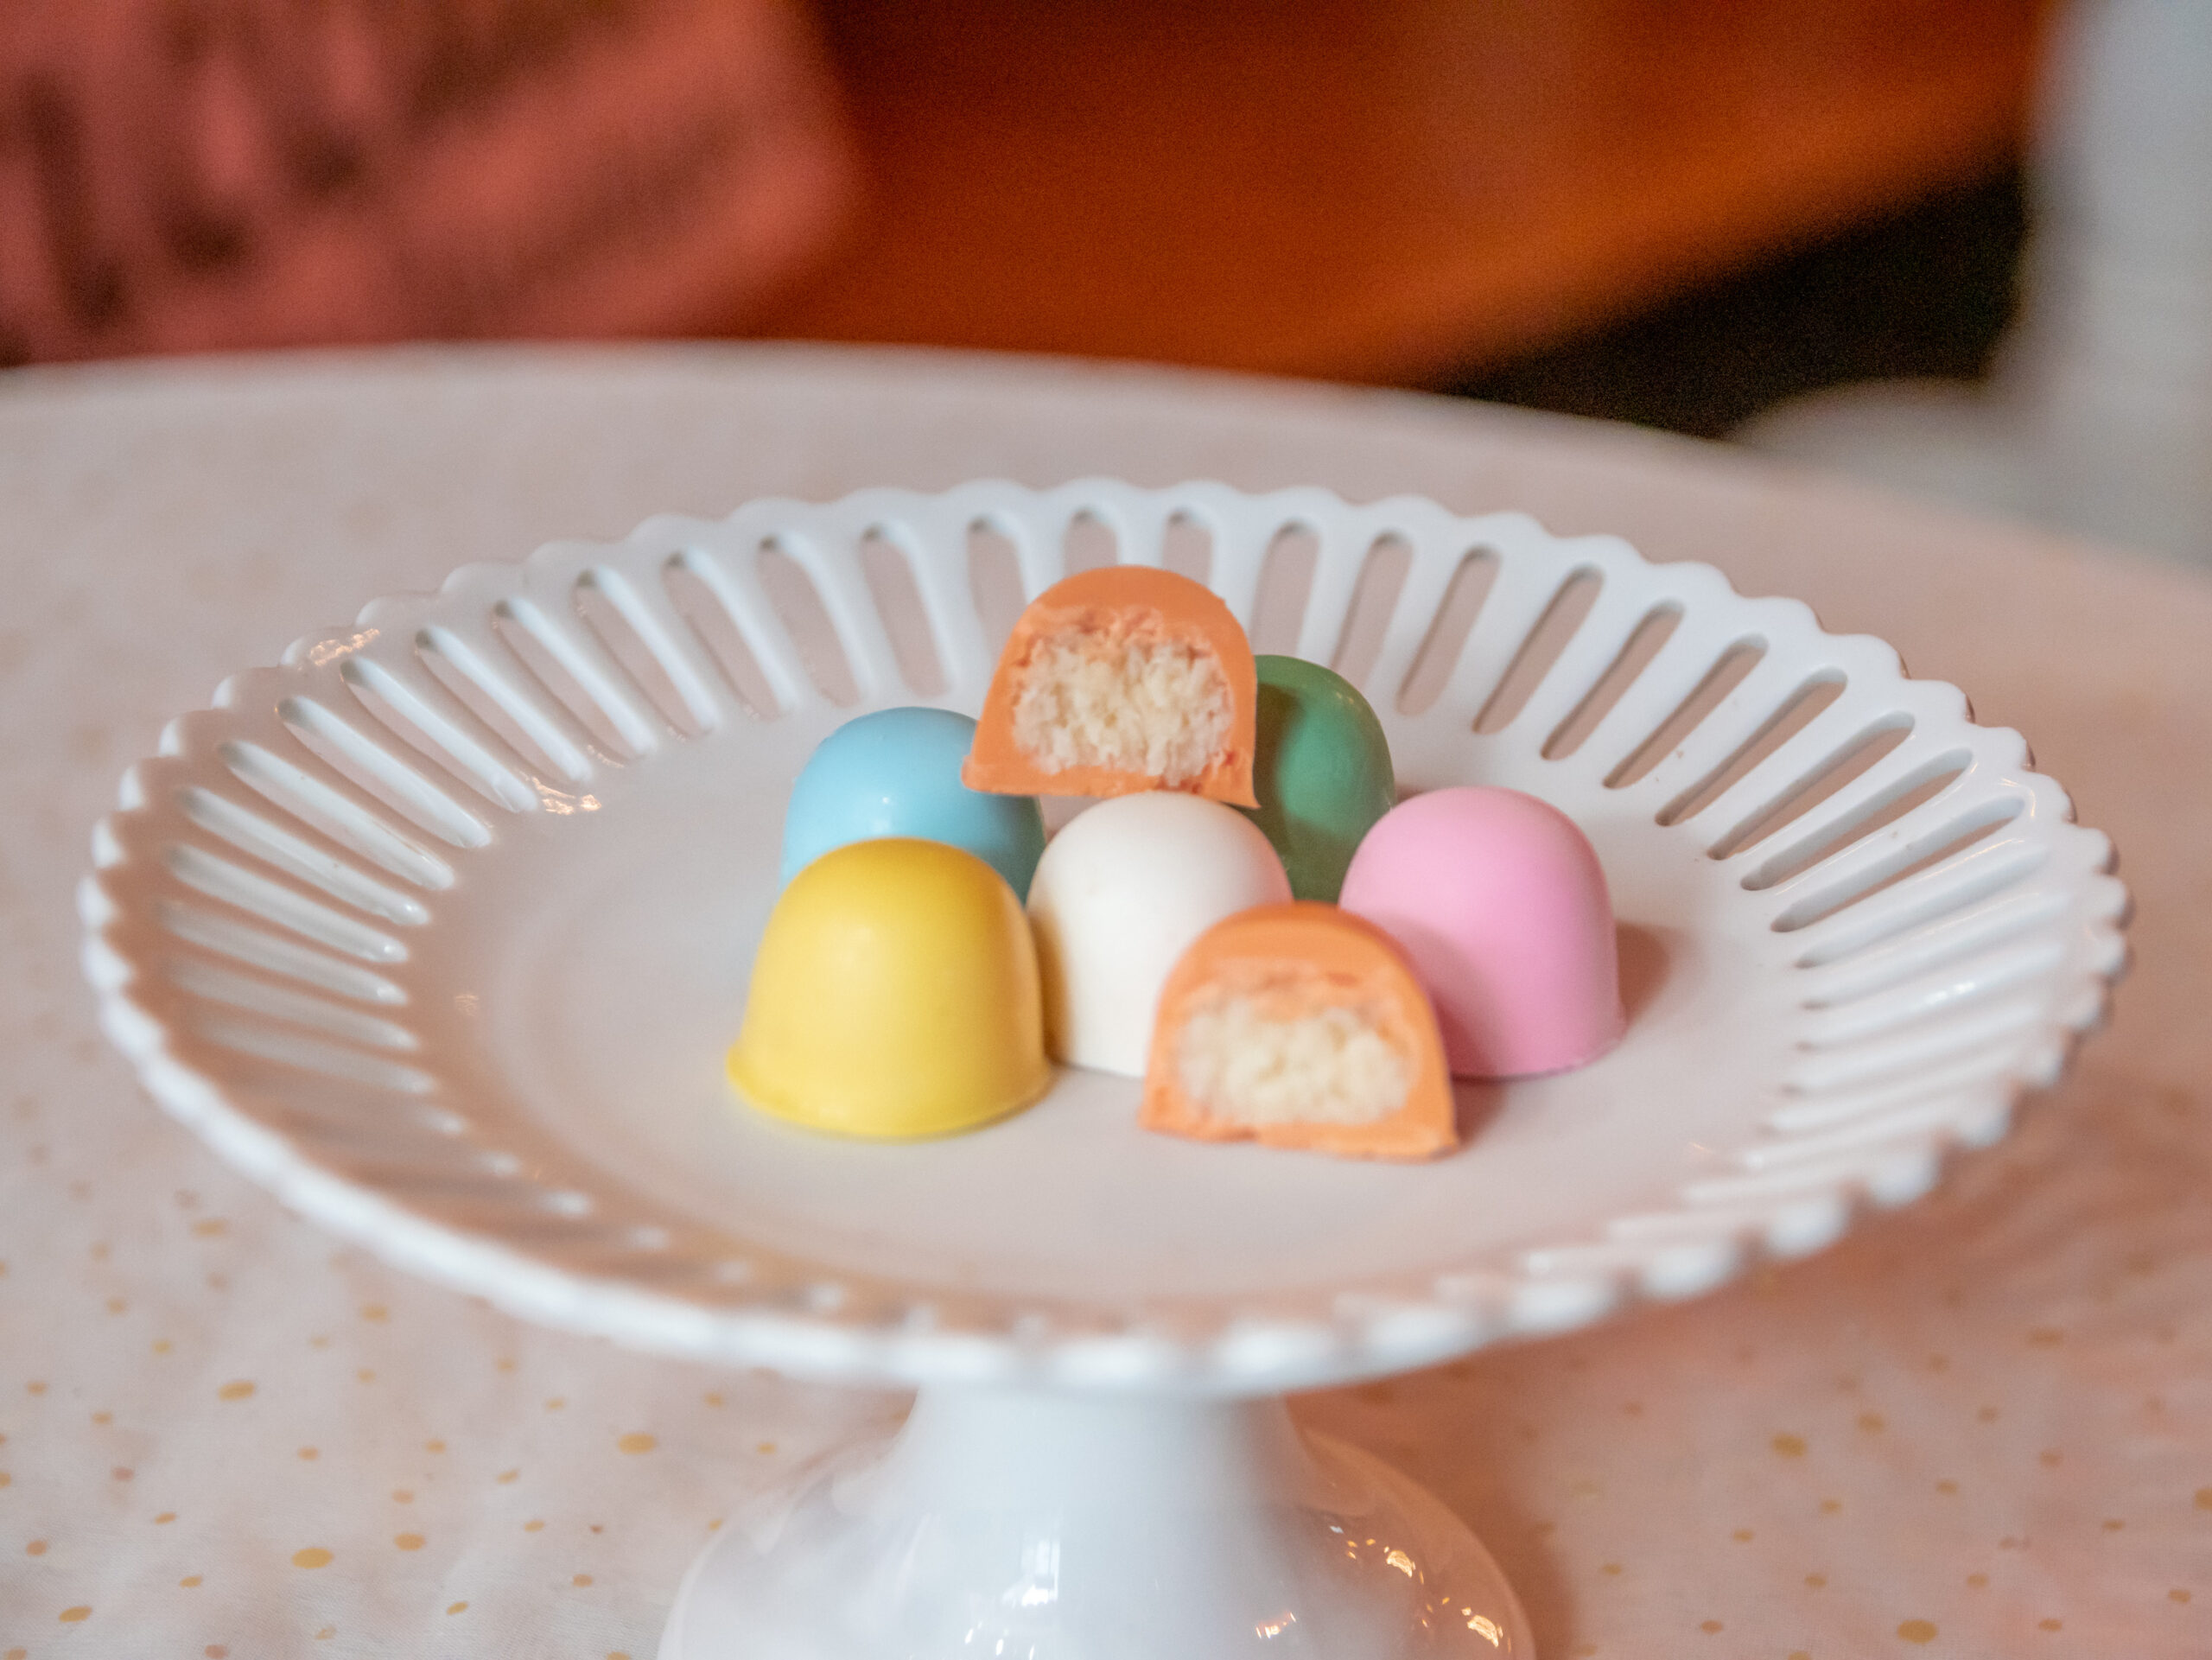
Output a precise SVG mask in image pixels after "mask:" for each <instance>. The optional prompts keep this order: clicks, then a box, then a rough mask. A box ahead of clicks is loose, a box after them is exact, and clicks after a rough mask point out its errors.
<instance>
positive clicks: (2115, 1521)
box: [2105, 1516, 2127, 1533]
mask: <svg viewBox="0 0 2212 1660" xmlns="http://www.w3.org/2000/svg"><path fill="white" fill-rule="evenodd" d="M2126 1525H2127V1523H2126V1522H2124V1521H2122V1520H2121V1519H2120V1517H2117V1516H2107V1517H2105V1531H2106V1532H2107V1533H2118V1532H2119V1531H2120V1530H2121V1529H2122V1528H2124V1527H2126Z"/></svg>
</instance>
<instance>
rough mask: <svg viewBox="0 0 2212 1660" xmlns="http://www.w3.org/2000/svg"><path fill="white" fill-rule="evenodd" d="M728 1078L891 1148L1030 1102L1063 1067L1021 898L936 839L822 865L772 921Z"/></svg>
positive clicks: (809, 1121) (795, 887)
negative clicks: (1050, 1055) (1051, 1050)
mask: <svg viewBox="0 0 2212 1660" xmlns="http://www.w3.org/2000/svg"><path fill="white" fill-rule="evenodd" d="M729 1077H730V1081H731V1082H732V1083H733V1084H736V1085H737V1087H738V1089H739V1091H741V1092H742V1093H743V1095H744V1096H745V1097H746V1099H747V1100H748V1101H750V1102H751V1103H753V1105H755V1106H757V1107H759V1108H760V1109H761V1110H764V1111H766V1112H772V1113H773V1114H775V1115H776V1116H778V1117H780V1118H788V1119H790V1120H791V1122H792V1123H798V1124H804V1125H805V1126H806V1127H807V1128H808V1129H820V1130H829V1131H833V1132H835V1133H836V1134H838V1135H865V1136H870V1137H874V1138H877V1139H882V1140H896V1141H905V1140H911V1139H913V1138H916V1137H920V1136H925V1135H951V1134H953V1133H954V1132H956V1131H958V1130H963V1129H974V1128H975V1127H976V1125H978V1124H984V1123H989V1122H990V1121H991V1120H992V1119H994V1118H1000V1117H1003V1116H1005V1115H1006V1114H1007V1113H1010V1112H1013V1111H1014V1110H1017V1109H1019V1108H1021V1107H1026V1106H1027V1105H1028V1104H1029V1103H1031V1102H1032V1101H1034V1100H1035V1099H1036V1098H1037V1097H1039V1096H1040V1095H1042V1094H1043V1093H1044V1092H1045V1091H1046V1087H1047V1086H1048V1085H1049V1084H1051V1083H1052V1064H1051V1063H1050V1062H1049V1061H1047V1060H1046V1059H1045V1033H1044V1005H1043V1001H1042V996H1041V994H1040V993H1039V987H1038V978H1037V951H1036V946H1035V945H1034V944H1033V942H1032V940H1031V938H1030V934H1029V923H1028V920H1027V918H1026V917H1025V916H1024V915H1023V913H1022V909H1021V904H1020V900H1016V899H1015V898H1014V890H1013V889H1012V888H1010V887H1007V885H1006V881H1005V880H1004V879H1003V878H1002V877H1001V876H1000V875H999V874H998V873H997V872H996V871H995V870H993V869H992V868H990V866H988V864H985V863H984V862H982V860H981V859H978V858H977V857H976V855H973V854H971V853H966V852H963V851H962V850H961V849H958V848H956V847H949V846H947V845H945V844H944V843H939V842H922V841H914V840H910V839H906V838H903V837H893V838H889V839H886V840H881V841H873V842H855V843H849V845H847V846H844V847H841V848H837V849H833V850H832V851H830V852H829V853H825V854H823V855H822V856H821V857H820V858H818V859H817V860H816V861H815V862H813V863H812V864H810V865H808V866H807V867H806V868H805V869H804V870H802V871H801V872H799V874H798V875H797V876H794V877H793V878H792V879H791V883H790V885H789V886H788V887H785V889H784V892H783V896H782V897H781V898H780V899H779V900H777V901H776V908H775V910H774V912H773V913H772V914H771V915H770V916H769V918H768V930H767V932H766V934H764V935H763V936H762V937H761V940H760V954H759V955H758V956H757V957H754V959H753V989H752V991H751V993H750V994H749V995H748V997H747V1002H746V1008H745V1025H744V1027H743V1028H742V1029H741V1032H740V1033H739V1034H738V1040H737V1042H736V1043H735V1044H734V1046H732V1047H731V1049H730V1052H729Z"/></svg>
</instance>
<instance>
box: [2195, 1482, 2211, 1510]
mask: <svg viewBox="0 0 2212 1660" xmlns="http://www.w3.org/2000/svg"><path fill="white" fill-rule="evenodd" d="M2196 1508H2197V1509H2198V1510H2200V1511H2212V1487H2199V1488H2198V1489H2197V1490H2196Z"/></svg>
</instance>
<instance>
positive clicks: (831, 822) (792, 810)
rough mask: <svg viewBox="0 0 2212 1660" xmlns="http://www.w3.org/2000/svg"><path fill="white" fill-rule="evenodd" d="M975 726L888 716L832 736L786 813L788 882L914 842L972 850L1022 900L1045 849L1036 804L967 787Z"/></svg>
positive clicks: (950, 716)
mask: <svg viewBox="0 0 2212 1660" xmlns="http://www.w3.org/2000/svg"><path fill="white" fill-rule="evenodd" d="M975 735H976V722H974V721H972V720H970V719H969V717H968V716H965V715H958V714H955V713H954V712H953V711H952V710H950V709H878V710H876V711H875V712H874V714H872V715H863V716H860V717H859V718H857V719H855V720H851V721H848V722H845V724H844V725H842V726H841V727H839V728H837V729H836V731H835V732H833V733H831V734H830V735H829V736H828V737H827V738H824V739H823V741H822V742H821V743H820V745H818V746H817V747H816V749H815V752H814V754H813V755H812V756H811V757H810V759H809V760H808V761H807V763H806V766H805V767H804V769H803V770H802V771H801V772H800V773H799V775H798V782H797V783H795V784H794V785H792V786H791V805H789V806H788V807H787V808H785V811H784V857H783V875H782V880H783V881H787V882H788V881H790V880H791V878H792V877H794V876H796V875H798V873H799V872H800V871H802V870H804V868H806V867H807V866H808V865H810V864H812V863H813V862H815V861H816V860H817V859H818V858H820V857H821V856H822V855H823V854H825V853H827V852H829V850H830V849H833V848H840V847H843V846H844V845H846V844H847V843H851V842H861V841H867V840H868V839H870V838H871V837H874V836H918V837H920V838H922V839H923V840H925V841H931V842H944V843H948V844H949V845H950V846H953V847H957V848H963V849H966V850H967V851H968V852H969V853H972V854H974V855H976V857H977V858H979V859H981V860H982V861H983V862H985V863H986V864H988V865H989V866H990V867H991V868H992V869H994V870H995V871H997V872H998V873H999V875H1001V876H1003V877H1005V878H1006V881H1007V886H1008V887H1011V888H1013V889H1014V894H1015V896H1016V897H1017V898H1019V897H1020V896H1021V895H1023V894H1027V893H1028V891H1029V879H1030V877H1031V876H1032V875H1034V874H1035V873H1036V869H1037V861H1038V859H1039V857H1040V856H1041V855H1043V853H1044V851H1045V821H1044V819H1043V818H1042V817H1040V816H1039V812H1038V810H1037V801H1036V798H1035V797H1033V796H1022V795H987V794H985V793H983V792H981V791H979V790H971V789H969V787H968V786H967V785H964V784H963V783H962V782H961V781H960V768H961V766H962V764H963V762H964V761H965V760H966V759H967V756H968V748H969V744H970V742H972V741H973V740H974V738H975Z"/></svg>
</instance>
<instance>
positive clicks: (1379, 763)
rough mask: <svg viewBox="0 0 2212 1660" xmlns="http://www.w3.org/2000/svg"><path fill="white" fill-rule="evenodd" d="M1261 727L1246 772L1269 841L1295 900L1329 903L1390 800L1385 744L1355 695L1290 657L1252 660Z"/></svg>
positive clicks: (1393, 785) (1256, 819) (1329, 674)
mask: <svg viewBox="0 0 2212 1660" xmlns="http://www.w3.org/2000/svg"><path fill="white" fill-rule="evenodd" d="M1255 663H1256V665H1257V667H1258V671H1259V723H1258V740H1257V745H1256V754H1255V758H1254V760H1253V764H1252V792H1253V793H1254V794H1255V795H1256V796H1257V797H1258V798H1259V800H1260V805H1259V806H1258V807H1256V808H1255V809H1252V810H1250V811H1249V812H1248V813H1247V815H1246V816H1247V817H1249V818H1250V819H1251V820H1252V822H1253V823H1254V824H1257V825H1258V826H1259V827H1260V828H1261V830H1263V831H1265V832H1266V834H1267V837H1268V841H1270V842H1272V843H1274V849H1275V852H1276V853H1277V854H1279V855H1281V859H1282V865H1283V870H1284V872H1285V874H1287V875H1288V876H1289V877H1290V891H1291V892H1292V893H1293V894H1296V895H1297V896H1298V897H1299V898H1300V899H1301V900H1322V901H1324V902H1325V903H1328V904H1334V903H1335V902H1336V898H1337V894H1338V890H1339V889H1341V888H1342V887H1343V886H1344V871H1345V869H1346V868H1348V867H1349V866H1350V865H1351V856H1352V854H1353V852H1354V851H1355V850H1356V849H1357V848H1358V846H1359V843H1360V838H1361V837H1362V836H1365V835H1366V834H1367V832H1368V830H1370V829H1371V828H1372V827H1373V825H1374V824H1375V822H1376V820H1377V819H1379V818H1380V817H1383V814H1384V813H1386V812H1388V811H1390V809H1391V808H1392V807H1393V806H1395V805H1396V803H1397V799H1398V786H1397V781H1396V779H1395V778H1394V777H1393V776H1392V774H1391V770H1390V742H1389V739H1388V738H1386V737H1384V736H1383V722H1381V721H1379V720H1377V719H1376V716H1375V711H1374V710H1373V709H1370V708H1369V707H1368V703H1367V699H1366V698H1364V697H1363V696H1360V694H1359V689H1358V688H1357V687H1356V686H1354V685H1353V684H1351V682H1350V681H1349V680H1346V679H1345V678H1344V677H1343V676H1342V675H1340V674H1338V673H1337V672H1336V671H1334V670H1332V669H1325V668H1324V667H1322V666H1321V665H1319V663H1308V662H1307V661H1306V659H1305V658H1297V657H1274V656H1268V657H1262V658H1255Z"/></svg>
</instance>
